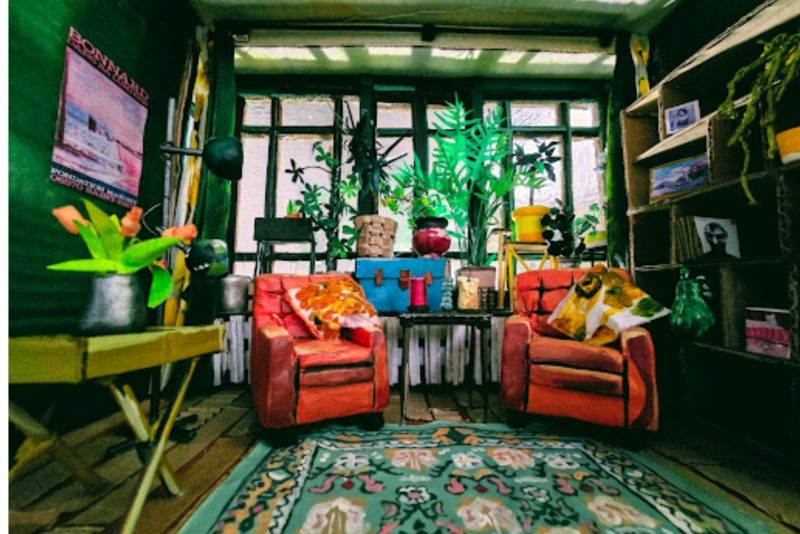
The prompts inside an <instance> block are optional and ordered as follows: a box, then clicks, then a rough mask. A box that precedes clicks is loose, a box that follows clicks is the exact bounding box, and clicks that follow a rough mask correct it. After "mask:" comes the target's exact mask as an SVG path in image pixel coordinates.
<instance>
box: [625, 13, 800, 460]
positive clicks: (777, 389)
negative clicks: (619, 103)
mask: <svg viewBox="0 0 800 534" xmlns="http://www.w3.org/2000/svg"><path fill="white" fill-rule="evenodd" d="M798 23H800V2H796V1H793V0H773V1H769V2H765V3H764V4H762V6H760V7H759V8H758V9H757V10H756V11H754V12H752V13H750V14H749V15H747V16H746V17H744V18H743V19H742V20H740V21H739V22H738V23H737V24H735V25H734V26H733V27H732V28H730V29H729V30H727V31H726V32H725V33H723V34H722V35H720V36H719V37H717V38H716V39H714V40H713V41H711V42H710V43H709V44H708V45H706V46H705V47H704V48H702V49H701V50H700V51H698V52H697V53H696V54H695V55H694V56H692V57H691V58H689V59H688V60H687V61H686V62H684V63H683V64H682V65H681V66H679V67H678V68H677V69H676V70H675V71H673V72H672V73H670V74H669V75H668V76H667V77H666V78H665V79H664V80H663V81H662V82H661V83H659V84H658V85H656V86H655V87H654V88H653V90H652V91H651V92H650V93H648V94H647V95H644V96H643V97H641V98H640V99H638V100H637V101H636V102H634V103H633V104H632V105H631V106H629V107H628V108H627V109H625V110H624V111H623V112H622V117H621V121H622V136H623V138H622V141H623V154H624V162H625V180H626V192H627V197H628V208H629V209H628V218H629V223H630V224H629V232H630V234H629V242H630V253H631V254H630V257H631V264H632V272H633V274H634V277H635V280H636V282H637V284H638V285H639V286H640V287H641V288H642V289H644V290H645V291H647V292H648V293H650V294H651V295H652V296H653V297H654V298H656V299H659V300H660V301H661V302H663V303H665V304H666V305H671V303H672V302H673V300H674V298H675V285H676V283H677V281H678V275H679V271H680V269H681V268H682V267H687V268H688V269H689V271H690V273H691V274H692V275H704V276H705V277H706V279H707V281H708V283H709V284H710V286H711V288H712V292H713V294H714V297H713V299H712V301H711V302H710V303H709V304H710V306H711V308H712V310H713V311H714V314H715V318H716V323H717V324H716V325H715V327H714V328H712V329H711V330H710V331H709V332H708V333H707V334H706V335H705V336H704V337H703V338H702V339H699V340H692V341H688V340H678V339H676V336H675V335H674V333H671V332H670V331H669V329H668V326H666V327H664V326H663V325H662V326H661V327H656V329H658V328H661V329H662V330H663V332H662V333H661V335H658V336H657V337H656V342H657V348H658V351H659V353H660V354H661V355H664V356H661V358H662V359H663V358H666V362H665V363H664V366H663V367H664V372H663V373H662V372H661V369H660V371H659V373H660V374H661V375H662V376H661V377H660V382H661V385H662V390H664V387H665V386H666V388H667V391H665V392H664V393H666V395H664V396H665V398H667V399H669V398H670V394H669V393H670V391H669V390H670V389H680V390H681V394H680V396H679V397H680V403H682V404H683V405H684V409H688V410H690V411H691V412H692V413H696V414H697V415H699V416H701V417H706V418H709V419H713V420H715V421H717V422H723V423H727V425H728V426H729V427H731V428H732V429H735V430H736V431H737V432H742V433H743V434H746V435H747V437H748V438H750V439H755V440H756V441H760V442H762V443H763V444H765V445H767V446H768V447H770V448H771V449H773V450H775V451H777V452H780V453H784V454H785V455H786V456H788V457H792V458H793V460H795V461H796V462H798V463H800V165H798V164H792V165H785V166H784V165H781V164H780V162H778V161H770V160H768V158H767V157H766V155H765V154H766V147H765V143H764V140H763V139H762V137H763V135H762V134H761V132H756V134H755V135H757V138H754V139H751V143H750V145H751V147H754V148H755V150H754V152H755V154H754V155H753V159H752V161H751V164H750V169H751V170H750V173H749V174H748V176H747V180H748V183H749V186H750V189H751V191H752V192H753V194H754V196H755V197H756V199H757V200H758V204H757V205H750V204H749V203H748V201H747V198H746V197H745V195H744V192H743V190H742V187H741V183H740V180H739V173H740V169H741V165H742V160H743V154H742V153H741V151H740V150H739V149H738V147H730V146H728V142H727V141H728V139H729V138H730V136H731V133H732V132H733V130H734V128H735V123H734V122H733V121H730V120H726V119H724V118H722V117H720V116H719V115H718V114H717V113H716V109H717V108H718V106H719V104H720V103H721V102H722V101H723V100H724V98H725V95H726V83H727V82H728V80H730V79H731V78H732V77H733V75H734V73H735V72H736V71H737V70H738V69H739V68H740V67H741V66H743V65H745V64H747V63H749V62H751V61H752V60H753V59H755V58H756V57H757V56H758V54H759V52H760V45H759V44H758V41H760V40H762V39H768V38H770V37H772V36H773V35H775V34H777V33H779V32H781V31H785V30H787V29H794V28H796V27H797V25H798ZM737 96H738V97H739V98H738V100H737V103H738V104H740V105H741V104H744V103H746V102H747V99H748V98H749V95H747V94H743V95H737ZM695 100H697V101H698V102H699V105H700V111H701V115H702V117H701V118H700V119H699V120H698V121H697V122H695V123H694V124H692V125H691V126H689V127H687V128H685V129H683V130H681V131H680V132H677V133H675V134H673V135H667V133H666V124H665V122H666V121H665V110H666V109H668V108H670V107H674V106H676V105H681V104H686V103H689V102H692V101H695ZM758 147H760V148H761V150H758ZM700 155H704V156H706V158H707V161H708V182H707V183H706V184H704V185H701V186H699V187H696V188H693V189H688V190H685V191H681V192H675V193H673V194H670V195H669V196H666V198H665V197H664V196H656V197H651V176H652V172H653V169H656V168H659V167H663V166H665V165H672V164H674V162H678V161H681V160H685V159H687V158H692V157H696V156H700ZM695 217H710V218H715V219H721V220H722V219H724V220H734V221H735V232H736V234H737V235H738V242H739V255H740V257H731V256H729V255H726V256H725V257H716V258H715V257H710V256H708V255H704V254H703V253H702V251H701V250H700V246H701V244H700V242H699V241H698V239H699V237H698V234H695V235H694V236H693V235H692V234H691V233H690V232H691V230H692V221H694V220H695V219H694V218H695ZM726 229H727V230H730V226H728V227H726ZM729 233H730V232H729ZM706 246H707V244H706ZM748 307H770V308H779V309H786V310H789V312H790V317H791V321H790V334H791V336H790V339H791V341H790V357H789V359H781V358H777V357H773V356H766V355H762V354H755V353H751V352H748V351H747V350H746V349H745V348H744V347H745V341H746V339H745V318H744V315H745V309H746V308H748ZM671 355H678V356H679V357H678V358H675V357H672V356H671ZM659 365H660V366H661V365H662V364H661V363H660V364H659ZM670 366H671V367H670ZM665 378H666V380H665ZM748 418H750V419H748ZM767 423H768V424H767Z"/></svg>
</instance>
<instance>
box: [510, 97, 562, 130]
mask: <svg viewBox="0 0 800 534" xmlns="http://www.w3.org/2000/svg"><path fill="white" fill-rule="evenodd" d="M560 122H561V121H560V120H559V113H558V103H557V102H512V103H511V125H512V126H558V124H559V123H560Z"/></svg>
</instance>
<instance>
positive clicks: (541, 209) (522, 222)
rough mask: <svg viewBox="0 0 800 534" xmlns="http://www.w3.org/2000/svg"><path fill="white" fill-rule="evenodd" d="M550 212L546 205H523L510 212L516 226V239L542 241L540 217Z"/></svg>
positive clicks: (532, 241)
mask: <svg viewBox="0 0 800 534" xmlns="http://www.w3.org/2000/svg"><path fill="white" fill-rule="evenodd" d="M548 213H550V208H548V207H547V206H525V207H524V208H517V209H515V210H514V211H513V212H512V213H511V219H512V220H513V221H514V225H515V228H516V234H515V235H516V238H515V239H516V240H517V241H523V242H527V243H543V242H544V241H545V239H544V237H543V236H542V231H543V230H544V228H542V217H544V216H545V215H547V214H548Z"/></svg>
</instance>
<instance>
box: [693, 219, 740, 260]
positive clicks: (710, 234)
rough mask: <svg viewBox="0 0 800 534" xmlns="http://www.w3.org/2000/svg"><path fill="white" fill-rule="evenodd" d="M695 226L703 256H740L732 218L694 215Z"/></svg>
mask: <svg viewBox="0 0 800 534" xmlns="http://www.w3.org/2000/svg"><path fill="white" fill-rule="evenodd" d="M694 224H695V228H697V234H698V235H699V236H700V244H701V246H702V247H703V257H704V258H709V259H731V258H741V257H742V253H741V252H740V251H739V233H738V232H737V231H736V221H735V220H733V219H717V218H713V217H695V218H694Z"/></svg>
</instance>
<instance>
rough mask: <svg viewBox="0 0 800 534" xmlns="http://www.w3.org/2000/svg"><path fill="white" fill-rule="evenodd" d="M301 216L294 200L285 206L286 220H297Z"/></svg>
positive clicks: (298, 205) (298, 206)
mask: <svg viewBox="0 0 800 534" xmlns="http://www.w3.org/2000/svg"><path fill="white" fill-rule="evenodd" d="M302 216H303V214H302V213H300V204H299V203H298V202H297V201H296V200H290V201H289V202H288V203H287V204H286V218H287V219H299V218H301V217H302Z"/></svg>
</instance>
